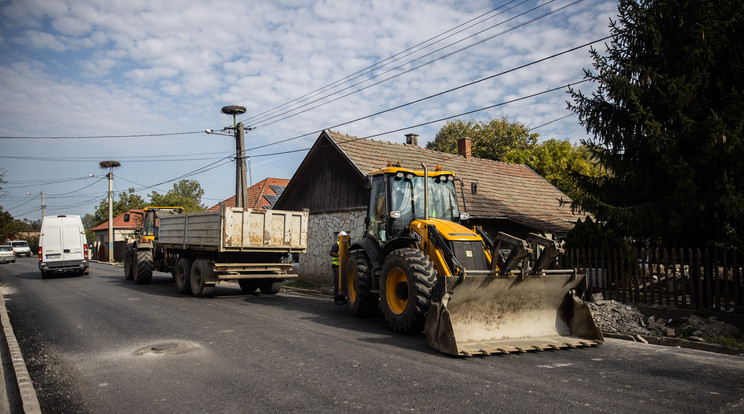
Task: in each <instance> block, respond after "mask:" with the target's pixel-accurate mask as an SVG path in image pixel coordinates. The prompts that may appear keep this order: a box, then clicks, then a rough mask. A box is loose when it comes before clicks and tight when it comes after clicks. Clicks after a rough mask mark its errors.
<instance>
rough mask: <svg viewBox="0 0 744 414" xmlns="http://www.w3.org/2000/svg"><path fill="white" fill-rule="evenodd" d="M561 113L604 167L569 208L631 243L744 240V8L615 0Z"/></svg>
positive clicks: (684, 0)
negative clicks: (586, 89)
mask: <svg viewBox="0 0 744 414" xmlns="http://www.w3.org/2000/svg"><path fill="white" fill-rule="evenodd" d="M618 11H619V16H618V19H617V20H616V21H611V23H610V28H611V34H612V41H611V42H610V44H609V45H607V51H606V54H604V55H602V54H600V53H599V52H598V51H596V50H592V51H591V55H592V58H593V61H594V62H593V70H586V71H585V73H586V77H587V78H589V79H591V80H592V81H593V82H594V83H595V84H596V86H597V89H596V91H595V92H593V93H592V94H591V95H590V96H587V95H585V94H583V93H581V92H578V91H573V90H572V91H571V95H572V99H573V102H570V103H569V108H570V109H572V110H573V111H575V112H576V113H577V114H578V115H579V119H580V122H581V124H582V125H583V126H585V127H586V130H587V132H589V133H590V134H591V135H592V136H593V138H592V139H589V140H587V141H586V142H585V144H586V145H587V146H588V147H589V148H590V150H591V151H592V152H593V153H594V155H595V156H596V157H597V159H598V160H599V162H600V163H601V164H602V165H603V166H604V167H605V168H606V169H607V171H608V175H607V176H605V177H602V178H599V179H593V178H590V177H585V179H584V180H582V186H583V188H584V190H585V193H584V194H585V196H584V197H582V198H580V199H578V200H576V201H577V202H578V204H579V205H581V206H582V207H584V208H585V209H587V210H589V211H592V212H594V213H595V214H596V217H597V218H598V219H599V220H602V221H604V222H606V223H607V225H609V226H610V227H611V228H613V229H615V230H617V231H618V232H620V234H624V235H626V236H630V237H632V238H634V239H636V240H642V241H647V242H650V243H665V244H667V245H677V246H703V245H718V246H727V247H731V246H738V247H744V242H743V241H744V181H743V180H742V177H744V143H742V132H744V131H743V129H744V95H742V93H743V92H744V42H743V41H742V39H744V3H742V2H741V1H738V0H620V1H619V6H618Z"/></svg>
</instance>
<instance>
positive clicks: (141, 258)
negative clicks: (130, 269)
mask: <svg viewBox="0 0 744 414" xmlns="http://www.w3.org/2000/svg"><path fill="white" fill-rule="evenodd" d="M134 267H135V269H134V270H136V272H135V273H134V283H136V284H138V285H141V284H145V283H150V282H152V268H153V262H152V250H137V261H136V263H135V266H134Z"/></svg>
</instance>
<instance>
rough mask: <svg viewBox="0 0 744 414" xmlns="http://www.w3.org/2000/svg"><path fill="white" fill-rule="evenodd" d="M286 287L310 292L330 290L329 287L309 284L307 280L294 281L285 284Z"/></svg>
mask: <svg viewBox="0 0 744 414" xmlns="http://www.w3.org/2000/svg"><path fill="white" fill-rule="evenodd" d="M284 286H289V287H293V288H297V289H308V290H322V289H323V288H328V285H324V284H320V283H313V282H308V281H305V280H293V281H291V282H284Z"/></svg>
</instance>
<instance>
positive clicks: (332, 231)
mask: <svg viewBox="0 0 744 414" xmlns="http://www.w3.org/2000/svg"><path fill="white" fill-rule="evenodd" d="M365 216H366V212H365V210H364V209H352V210H345V211H338V212H332V213H316V214H310V218H309V220H308V226H307V227H308V232H307V253H303V254H300V265H299V268H298V274H299V278H300V279H301V280H305V281H308V282H314V283H324V284H329V285H330V284H333V272H332V271H331V256H330V255H329V254H328V253H329V252H330V251H331V247H333V244H334V243H336V240H337V235H338V232H340V231H345V232H346V233H348V234H349V236H351V239H352V240H358V239H360V238H361V237H362V235H363V234H364V231H365V228H364V217H365Z"/></svg>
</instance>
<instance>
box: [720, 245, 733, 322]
mask: <svg viewBox="0 0 744 414" xmlns="http://www.w3.org/2000/svg"><path fill="white" fill-rule="evenodd" d="M732 279H733V278H732ZM729 309H731V295H730V290H729V268H728V250H724V251H723V309H721V310H724V311H728V310H729Z"/></svg>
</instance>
